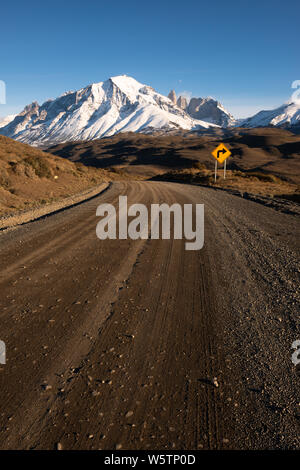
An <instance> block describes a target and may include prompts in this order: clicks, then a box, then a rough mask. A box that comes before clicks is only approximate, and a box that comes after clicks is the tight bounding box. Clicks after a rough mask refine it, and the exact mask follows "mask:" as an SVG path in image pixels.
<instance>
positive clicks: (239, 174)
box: [155, 164, 300, 202]
mask: <svg viewBox="0 0 300 470" xmlns="http://www.w3.org/2000/svg"><path fill="white" fill-rule="evenodd" d="M195 166H196V167H194V168H186V169H182V170H175V171H170V172H167V173H164V174H162V175H159V176H157V177H156V178H155V179H157V180H164V181H174V182H181V183H188V184H196V185H202V186H213V187H217V188H223V189H230V190H235V191H240V192H243V193H244V192H247V193H250V194H253V195H260V196H268V197H285V198H288V199H291V200H294V201H297V202H299V196H300V187H299V185H297V184H295V183H292V182H289V181H286V180H285V179H281V178H279V177H278V176H276V175H274V174H270V173H264V172H258V171H255V172H251V171H245V172H243V171H240V170H227V172H226V178H225V179H224V178H223V169H221V170H219V171H218V173H217V181H216V183H215V174H214V171H213V170H210V169H207V168H206V167H205V165H203V164H201V165H199V166H201V168H198V167H197V165H195Z"/></svg>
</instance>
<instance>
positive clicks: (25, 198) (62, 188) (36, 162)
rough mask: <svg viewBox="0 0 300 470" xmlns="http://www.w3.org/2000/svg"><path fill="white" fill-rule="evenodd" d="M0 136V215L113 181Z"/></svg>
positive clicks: (107, 175)
mask: <svg viewBox="0 0 300 470" xmlns="http://www.w3.org/2000/svg"><path fill="white" fill-rule="evenodd" d="M113 178H114V176H113V175H112V174H110V172H108V171H105V170H100V169H95V168H89V167H86V166H84V165H82V164H80V163H79V164H78V163H73V162H70V161H68V160H66V159H64V158H60V157H57V156H54V155H51V154H49V153H46V152H43V151H41V150H39V149H37V148H34V147H31V146H29V145H26V144H21V143H19V142H16V141H14V140H12V139H9V138H8V137H4V136H1V135H0V216H2V215H6V214H10V213H14V212H16V211H19V210H24V209H28V208H32V207H37V206H40V205H41V204H46V203H49V202H53V201H56V200H59V199H62V198H64V197H67V196H71V195H73V194H76V193H79V192H80V191H82V190H85V189H88V188H90V187H93V186H96V185H97V184H100V183H102V182H105V181H109V180H111V179H113Z"/></svg>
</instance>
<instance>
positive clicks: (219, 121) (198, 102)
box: [169, 95, 236, 127]
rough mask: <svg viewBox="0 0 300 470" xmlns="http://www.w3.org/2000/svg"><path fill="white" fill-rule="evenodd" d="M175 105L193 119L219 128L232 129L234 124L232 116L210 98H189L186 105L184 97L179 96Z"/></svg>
mask: <svg viewBox="0 0 300 470" xmlns="http://www.w3.org/2000/svg"><path fill="white" fill-rule="evenodd" d="M169 96H170V95H169ZM177 105H178V106H179V107H181V108H182V109H184V110H185V111H186V112H187V113H188V114H189V115H190V116H191V117H192V118H194V119H200V120H203V121H206V122H210V123H212V124H216V125H218V126H221V127H232V126H234V125H235V124H236V120H235V118H234V117H233V116H232V114H230V113H229V112H228V111H227V110H226V109H225V108H224V106H222V105H221V103H219V101H217V100H214V99H213V98H212V97H211V96H208V97H207V98H191V100H190V101H189V103H187V100H186V99H185V98H184V97H182V96H179V98H178V100H177Z"/></svg>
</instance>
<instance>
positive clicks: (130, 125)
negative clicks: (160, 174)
mask: <svg viewBox="0 0 300 470" xmlns="http://www.w3.org/2000/svg"><path fill="white" fill-rule="evenodd" d="M212 126H213V124H211V123H207V122H204V121H201V120H197V119H193V118H191V117H190V116H188V115H187V114H186V113H185V112H184V111H183V110H182V109H180V108H179V107H178V106H176V105H174V104H173V103H172V101H171V100H170V99H169V98H167V97H165V96H163V95H160V94H159V93H157V92H156V91H155V90H154V89H153V88H151V87H150V86H146V85H143V84H141V83H139V82H138V81H136V80H135V79H134V78H131V77H128V76H126V75H121V76H117V77H112V78H110V79H108V80H106V81H104V82H100V83H94V84H92V85H89V86H87V87H86V88H82V89H81V90H78V91H75V92H71V91H70V92H67V93H64V94H63V95H62V96H60V97H59V98H57V99H55V100H48V101H46V102H45V103H44V104H42V105H41V106H39V104H38V103H37V102H34V103H32V104H30V105H28V106H26V107H25V109H24V110H23V111H22V112H21V113H20V114H18V115H17V116H16V117H15V119H14V120H13V121H12V122H10V123H9V124H8V125H6V126H5V127H2V128H0V134H3V135H5V136H7V137H11V138H13V139H16V140H19V141H20V142H25V143H28V144H32V145H37V146H43V147H46V146H50V145H54V144H57V143H63V142H67V141H78V140H93V139H97V138H100V137H104V136H110V135H113V134H115V133H117V132H129V131H132V132H145V131H149V129H154V130H155V129H176V128H182V129H186V130H190V129H204V128H209V127H212Z"/></svg>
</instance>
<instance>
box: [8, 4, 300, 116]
mask: <svg viewBox="0 0 300 470" xmlns="http://www.w3.org/2000/svg"><path fill="white" fill-rule="evenodd" d="M299 24H300V2H299V0H285V1H283V0H280V1H279V0H253V1H245V0H239V1H235V0H228V1H225V0H224V1H220V0H214V1H204V2H202V1H200V0H181V1H178V0H160V1H158V0H151V1H150V0H149V1H143V0H138V1H136V0H127V1H119V0H114V1H109V0H105V1H102V0H97V1H92V0H84V1H83V0H81V1H77V0H72V1H69V0H60V1H57V0H52V1H51V2H42V1H30V0H29V1H7V0H4V1H2V2H1V6H0V80H4V81H5V83H6V87H7V99H6V101H7V104H6V105H3V104H0V116H6V115H7V114H11V113H15V112H19V111H21V109H23V107H24V106H25V105H26V104H28V103H31V102H32V101H34V100H37V101H38V102H39V103H42V102H43V101H45V100H46V99H47V98H55V97H57V96H58V95H60V94H62V93H63V92H65V91H67V90H76V89H79V88H81V87H83V86H86V85H88V84H89V83H92V82H99V81H103V80H105V79H107V78H108V77H110V76H113V75H120V74H127V75H130V76H133V77H134V78H136V79H137V80H139V81H140V82H142V83H146V84H147V85H151V86H152V87H153V88H155V89H156V90H157V91H158V92H160V93H162V94H168V92H169V91H170V89H171V88H174V89H175V91H176V92H177V93H180V92H186V93H187V94H188V95H193V96H202V97H204V96H213V97H215V98H217V99H218V100H219V101H221V102H222V103H223V104H224V106H225V107H227V109H228V110H229V111H231V112H232V113H233V114H234V115H235V116H236V117H246V116H248V115H251V114H254V113H255V112H256V111H258V110H260V109H262V108H264V109H270V108H274V107H276V106H278V105H280V104H282V103H283V102H285V101H287V100H288V99H289V98H290V95H291V93H292V91H293V90H292V89H291V83H292V82H293V81H294V80H297V79H300V34H299V31H300V27H299Z"/></svg>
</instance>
